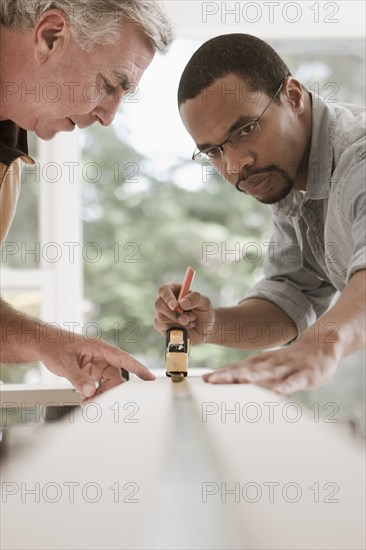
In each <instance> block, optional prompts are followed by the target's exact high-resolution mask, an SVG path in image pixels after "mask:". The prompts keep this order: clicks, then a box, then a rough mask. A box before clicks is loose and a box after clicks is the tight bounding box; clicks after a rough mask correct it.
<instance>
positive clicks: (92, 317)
mask: <svg viewBox="0 0 366 550" xmlns="http://www.w3.org/2000/svg"><path fill="white" fill-rule="evenodd" d="M88 133H89V135H90V136H91V139H90V140H88V143H89V145H88V146H87V147H86V148H85V149H84V157H83V162H84V163H88V162H98V163H99V164H100V165H101V166H105V167H109V166H112V165H113V164H114V163H115V161H116V159H122V160H121V161H120V162H121V164H122V165H123V164H124V163H125V162H128V163H135V165H136V174H135V176H134V177H135V180H136V181H135V183H133V184H131V183H129V182H128V181H127V182H126V181H125V182H123V181H118V182H116V180H115V172H114V171H111V170H109V171H108V170H107V171H105V172H104V179H103V182H102V184H101V183H100V182H99V183H96V184H93V183H86V182H84V187H83V192H84V200H83V204H84V219H85V221H84V242H85V243H92V242H93V243H97V244H98V245H99V246H100V247H101V249H102V251H103V253H102V257H101V259H100V261H98V262H96V263H91V262H85V263H84V274H85V297H86V298H87V300H88V301H89V306H90V305H91V307H90V308H89V314H88V321H95V322H98V323H99V324H100V325H101V328H102V331H103V337H104V338H105V339H106V340H108V341H110V342H111V343H115V344H116V343H117V344H118V345H120V347H122V348H123V349H125V350H127V351H129V352H130V353H133V354H135V355H139V356H144V357H145V358H146V360H147V361H148V363H149V364H150V365H151V362H152V361H154V363H155V365H156V366H157V365H160V366H162V364H163V356H164V353H163V339H162V337H161V336H160V335H159V334H158V333H156V332H155V330H154V328H153V326H152V323H153V319H154V302H155V298H156V295H157V290H158V288H159V286H161V284H163V283H164V282H168V281H176V282H181V281H182V279H183V276H184V272H185V269H186V267H187V265H192V267H194V268H195V269H196V270H197V274H196V278H195V281H194V284H193V287H194V289H195V290H197V291H199V292H202V293H204V294H206V295H208V296H209V297H210V298H211V300H212V301H213V303H214V304H215V305H216V306H218V305H229V304H232V303H235V301H239V300H240V299H241V298H242V297H243V295H244V293H245V291H246V290H247V289H248V288H249V287H250V286H251V285H252V283H253V276H254V273H255V270H256V269H257V268H258V266H259V267H260V265H261V263H262V258H258V259H256V258H253V257H252V256H251V254H250V253H251V252H252V249H251V248H250V249H249V248H244V247H245V245H247V243H248V242H255V243H260V242H261V240H262V238H263V235H264V233H266V232H269V226H270V220H269V217H268V211H267V209H266V207H264V206H262V205H258V204H256V205H255V206H254V199H250V198H248V199H247V200H238V195H239V194H238V193H237V192H236V191H235V190H233V189H232V188H230V187H229V186H228V185H227V184H225V183H223V182H222V181H220V179H219V178H218V177H211V178H209V179H208V182H207V186H206V188H205V189H203V190H200V191H195V192H190V191H186V190H184V189H182V188H180V187H178V186H177V185H175V184H174V183H173V182H172V181H157V180H156V179H154V178H153V177H151V176H150V175H149V173H148V171H147V169H146V168H147V164H146V162H145V161H144V159H143V158H141V157H140V156H139V154H138V152H136V151H135V150H133V149H131V148H130V147H129V146H128V145H127V144H126V143H121V142H120V141H119V140H118V138H117V136H116V135H115V133H114V130H113V127H110V128H108V129H106V128H100V127H97V126H94V127H91V128H90V129H89V130H88ZM102 140H103V141H106V142H107V143H108V148H105V149H104V148H103V149H102V148H100V143H101V142H102ZM184 162H186V161H181V163H184ZM137 169H138V172H137ZM141 182H142V183H143V188H144V190H143V191H140V189H139V188H140V187H141V185H140V184H141ZM97 205H98V209H96V208H95V207H96V206H97ZM253 209H254V210H255V212H253ZM91 212H94V219H93V220H90V216H91ZM96 213H97V216H98V219H95V214H96ZM204 243H209V245H205V244H204ZM206 246H208V250H209V251H212V254H211V255H208V254H207V261H205V259H206V256H205V254H204V252H205V247H206ZM235 249H236V250H237V252H238V253H237V254H236V255H235V254H233V253H230V251H232V250H235ZM117 251H118V252H117ZM225 252H226V253H225ZM243 252H244V256H245V258H243ZM246 260H247V261H246ZM253 260H254V261H253ZM128 323H133V324H134V327H135V329H136V330H135V331H134V334H133V336H131V335H129V333H130V332H132V329H131V326H132V325H129V328H124V327H125V326H126V324H128ZM117 327H119V328H120V335H119V336H120V337H119V338H118V337H117ZM131 340H136V341H135V342H131ZM213 349H215V353H213V351H212V352H211V351H210V352H209V353H208V352H207V350H205V351H203V350H201V349H200V348H195V349H194V350H193V351H192V354H191V364H192V366H212V362H213V361H214V362H215V364H216V365H217V366H218V365H219V364H220V363H222V362H225V361H229V360H234V359H235V358H237V357H242V356H243V351H240V352H238V351H235V350H228V349H225V348H219V347H216V346H215V347H213Z"/></svg>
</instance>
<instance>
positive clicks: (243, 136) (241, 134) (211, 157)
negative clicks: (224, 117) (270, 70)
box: [192, 75, 288, 165]
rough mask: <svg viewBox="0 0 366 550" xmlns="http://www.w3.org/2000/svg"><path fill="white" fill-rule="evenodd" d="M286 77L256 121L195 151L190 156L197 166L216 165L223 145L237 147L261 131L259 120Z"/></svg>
mask: <svg viewBox="0 0 366 550" xmlns="http://www.w3.org/2000/svg"><path fill="white" fill-rule="evenodd" d="M287 76H288V75H286V76H285V78H284V79H283V80H282V82H281V84H280V86H279V88H278V90H277V92H276V93H275V95H274V96H273V97H272V99H271V101H270V102H269V103H268V105H267V106H266V108H265V109H264V111H262V112H261V114H260V115H259V116H258V117H257V118H256V119H254V120H251V121H250V122H246V123H245V124H244V125H243V126H240V128H238V129H237V130H234V132H232V133H231V134H230V135H229V137H228V138H227V139H225V141H223V142H222V143H221V144H220V145H213V146H212V147H207V149H203V150H202V151H200V150H199V149H196V150H195V152H194V153H193V155H192V160H195V161H196V162H198V163H199V164H203V165H207V164H218V163H219V162H220V161H222V160H223V154H224V145H226V144H227V143H228V144H229V145H231V147H238V145H242V144H244V143H247V142H248V141H249V139H250V137H251V136H253V134H254V132H255V130H257V129H258V130H260V129H261V128H260V126H259V120H260V119H261V118H262V116H263V115H264V113H265V112H266V111H267V109H268V107H269V106H270V105H271V103H272V102H273V101H274V100H275V99H276V97H277V95H278V94H279V93H280V91H281V88H282V86H283V83H284V82H285V80H286V78H287Z"/></svg>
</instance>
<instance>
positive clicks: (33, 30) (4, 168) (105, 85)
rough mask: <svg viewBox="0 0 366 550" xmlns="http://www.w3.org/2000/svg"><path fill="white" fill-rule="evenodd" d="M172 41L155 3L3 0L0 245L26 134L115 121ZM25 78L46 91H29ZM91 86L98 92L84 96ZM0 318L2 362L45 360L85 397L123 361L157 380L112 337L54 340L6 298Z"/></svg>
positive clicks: (115, 378) (105, 385)
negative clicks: (53, 93)
mask: <svg viewBox="0 0 366 550" xmlns="http://www.w3.org/2000/svg"><path fill="white" fill-rule="evenodd" d="M171 42H172V29H171V26H170V23H169V21H168V20H167V18H166V16H165V14H164V12H163V11H162V8H161V7H160V5H159V3H158V2H156V1H155V0H53V1H52V0H1V5H0V87H1V102H0V215H1V218H0V242H1V244H2V243H3V242H4V240H5V239H6V236H7V233H8V231H9V228H10V225H11V222H12V220H13V217H14V214H15V210H16V204H17V200H18V196H19V192H20V172H21V161H23V162H25V163H33V160H32V159H31V158H30V157H29V156H28V150H27V131H32V132H35V133H36V135H37V136H38V137H39V138H41V139H45V140H49V139H51V138H52V137H53V136H54V135H55V134H56V133H57V132H60V131H66V132H71V131H72V130H74V128H75V126H78V127H79V128H86V127H88V126H90V125H91V124H94V122H99V123H100V124H102V125H103V126H107V125H109V124H111V123H112V121H113V119H114V116H115V114H116V112H117V110H118V107H119V105H120V103H121V101H122V100H123V97H124V96H125V94H126V93H128V92H129V91H131V90H133V89H134V88H135V87H136V86H137V84H138V83H139V81H140V78H141V76H142V74H143V73H144V71H145V70H146V69H147V67H148V66H149V64H150V63H151V61H152V59H153V57H154V55H155V53H156V52H157V51H158V52H160V53H165V52H166V51H167V49H168V47H169V45H170V44H171ZM50 82H52V84H53V86H54V87H55V89H57V90H58V96H59V97H58V101H57V102H48V101H47V100H45V99H44V94H42V88H45V87H46V86H47V85H49V83H50ZM25 84H26V87H27V89H28V90H35V91H36V92H37V90H39V92H40V93H34V94H29V93H28V94H24V86H25ZM91 86H93V87H94V91H95V92H96V93H93V94H86V93H85V89H86V88H88V89H90V87H91ZM91 95H92V96H93V99H92V100H91V99H90V96H91ZM0 325H1V344H2V345H1V352H0V361H2V362H7V363H26V362H31V361H42V362H43V363H44V364H45V366H46V367H47V368H48V369H49V370H50V371H51V372H53V373H55V374H57V375H59V376H63V377H66V378H67V379H68V380H69V381H70V382H71V383H72V384H73V386H74V387H75V388H76V389H77V390H78V391H79V392H80V393H81V394H82V395H83V396H84V397H85V398H90V397H92V396H93V395H95V394H96V393H99V392H101V391H103V390H106V389H109V388H111V387H113V386H115V385H117V384H119V383H121V382H122V380H123V378H122V376H121V371H120V369H121V368H123V369H125V370H127V371H129V372H133V373H136V374H137V375H138V376H139V377H141V378H143V379H145V380H152V379H153V378H154V376H153V374H152V373H151V372H150V371H149V370H148V369H147V368H146V367H144V366H143V365H142V364H141V363H139V362H138V361H137V360H136V359H134V358H133V357H132V356H130V355H129V354H127V353H126V352H124V351H122V350H119V349H118V348H116V347H113V346H110V345H109V344H107V343H106V342H104V341H99V342H91V341H90V340H87V339H85V338H84V337H82V336H79V335H73V337H72V338H70V334H69V333H68V332H66V331H65V332H63V333H62V336H61V338H59V337H58V338H55V340H54V342H52V340H53V338H52V337H50V331H52V327H48V328H47V331H48V332H47V334H48V337H47V340H46V339H44V338H43V337H42V334H43V333H44V331H43V330H42V328H43V327H42V325H43V323H42V322H41V321H38V320H35V319H32V318H30V317H28V316H26V315H24V314H22V313H20V312H18V311H16V310H14V309H13V308H12V307H11V306H10V305H9V304H7V303H5V302H4V301H3V300H0ZM25 334H26V335H27V338H26V339H24V335H25ZM24 340H25V341H24ZM101 384H102V386H101Z"/></svg>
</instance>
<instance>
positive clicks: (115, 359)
mask: <svg viewBox="0 0 366 550" xmlns="http://www.w3.org/2000/svg"><path fill="white" fill-rule="evenodd" d="M103 355H104V358H105V360H106V361H107V362H108V363H109V364H110V365H111V366H112V367H116V368H118V369H126V370H127V371H128V372H131V373H132V374H136V375H137V376H138V377H139V378H142V380H155V375H154V374H153V373H152V372H151V371H149V369H148V368H146V367H145V365H143V364H142V363H140V361H138V360H137V359H135V358H134V357H132V355H130V354H129V353H127V352H126V351H122V350H120V349H118V348H115V347H113V346H108V347H105V348H104V349H103Z"/></svg>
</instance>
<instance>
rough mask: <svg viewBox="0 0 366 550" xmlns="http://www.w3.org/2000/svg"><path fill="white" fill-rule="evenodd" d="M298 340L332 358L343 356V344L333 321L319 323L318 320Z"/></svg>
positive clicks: (336, 358)
mask: <svg viewBox="0 0 366 550" xmlns="http://www.w3.org/2000/svg"><path fill="white" fill-rule="evenodd" d="M299 342H301V343H302V344H305V345H307V346H311V347H312V349H314V350H318V352H319V353H321V354H322V355H325V356H327V357H329V358H332V359H334V360H337V361H338V360H340V359H341V358H342V356H343V346H342V342H341V338H340V331H339V327H338V326H337V325H336V324H335V323H326V324H324V325H320V323H319V322H317V323H315V325H313V326H311V327H310V328H308V329H307V330H306V331H305V333H304V334H303V336H302V337H301V338H300V340H299Z"/></svg>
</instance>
